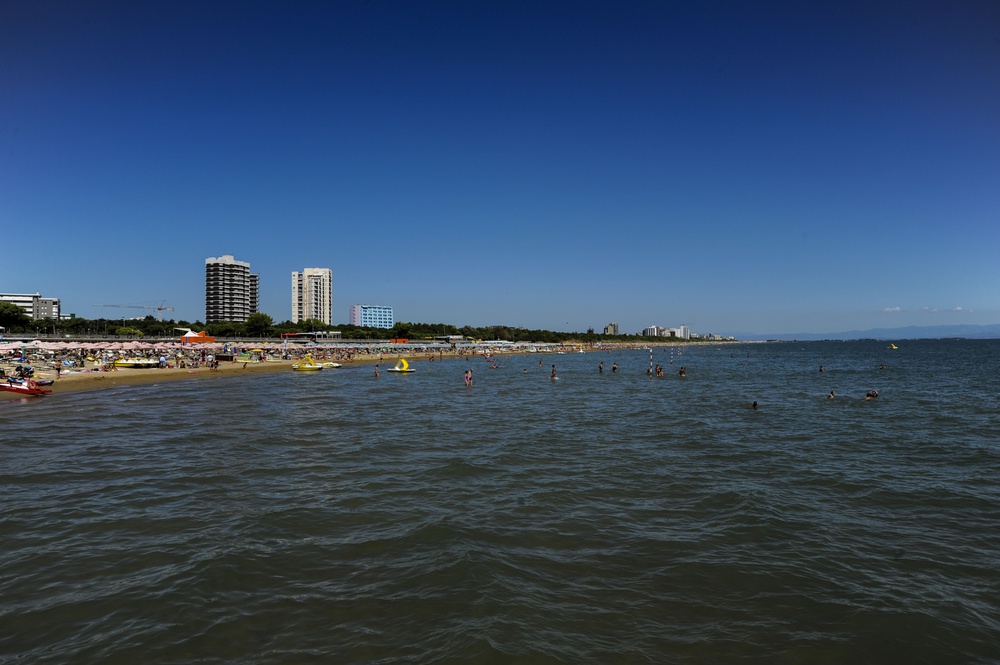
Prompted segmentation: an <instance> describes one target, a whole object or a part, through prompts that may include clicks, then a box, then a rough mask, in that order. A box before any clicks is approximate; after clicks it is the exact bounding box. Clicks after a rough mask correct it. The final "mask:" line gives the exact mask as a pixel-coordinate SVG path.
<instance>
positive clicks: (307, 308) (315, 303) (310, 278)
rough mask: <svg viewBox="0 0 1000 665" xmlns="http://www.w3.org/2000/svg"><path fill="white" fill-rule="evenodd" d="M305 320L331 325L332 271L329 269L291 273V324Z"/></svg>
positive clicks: (312, 269) (311, 269)
mask: <svg viewBox="0 0 1000 665" xmlns="http://www.w3.org/2000/svg"><path fill="white" fill-rule="evenodd" d="M306 319H317V320H319V321H322V322H323V323H325V324H326V325H328V326H329V325H333V271H332V270H330V269H329V268H306V269H305V270H303V271H302V272H293V273H292V323H298V322H299V321H305V320H306Z"/></svg>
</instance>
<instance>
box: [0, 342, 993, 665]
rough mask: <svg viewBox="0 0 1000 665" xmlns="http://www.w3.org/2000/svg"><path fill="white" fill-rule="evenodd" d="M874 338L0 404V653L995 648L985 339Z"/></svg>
mask: <svg viewBox="0 0 1000 665" xmlns="http://www.w3.org/2000/svg"><path fill="white" fill-rule="evenodd" d="M898 346H899V348H898V349H890V348H888V347H889V345H888V343H887V342H882V341H856V342H808V343H793V342H788V343H774V344H731V345H713V346H701V345H699V346H689V347H682V348H674V349H670V348H657V349H655V350H654V351H653V352H652V358H651V357H650V352H649V351H648V350H626V351H610V352H608V351H597V352H591V353H586V354H565V355H557V354H526V355H520V356H504V357H502V358H500V359H499V360H498V361H497V362H496V363H495V364H497V365H498V366H497V368H496V369H492V368H491V365H492V364H493V363H490V362H487V361H486V360H484V359H483V358H482V357H471V358H463V359H445V360H443V361H441V360H438V361H435V362H429V361H426V360H419V361H414V362H413V363H412V365H411V366H412V367H413V368H414V369H415V370H416V371H415V372H414V373H412V374H408V375H393V374H387V373H386V372H385V371H384V369H385V365H384V364H383V368H382V369H383V371H382V374H381V376H379V377H375V375H374V370H373V368H372V367H371V366H355V367H345V368H342V369H337V370H325V371H322V372H315V373H295V372H288V373H287V374H269V375H253V376H247V377H234V378H226V379H217V380H197V379H195V380H190V381H185V382H178V383H164V384H162V385H142V386H130V387H120V388H114V389H107V390H99V391H91V392H80V393H66V394H55V395H52V396H49V397H46V398H43V399H31V400H27V399H26V400H22V401H14V402H3V403H0V426H2V431H3V437H2V440H0V662H18V663H20V662H24V663H29V662H30V663H137V662H156V663H161V662H164V663H167V662H169V663H190V662H202V663H311V662H328V663H334V662H337V663H451V662H454V663H702V662H726V663H846V662H865V663H882V662H885V663H922V662H923V663H986V662H997V661H998V660H1000V405H998V395H1000V377H998V371H1000V341H995V340H987V341H961V340H940V341H905V342H898ZM600 362H603V364H604V371H603V373H600V372H599V370H598V364H599V363H600ZM651 362H652V363H653V364H654V365H656V364H658V365H661V366H662V367H663V368H664V374H665V376H663V377H655V376H654V377H652V378H651V377H649V376H647V370H648V368H649V367H650V363H651ZM612 363H617V365H618V371H617V372H612V370H611V365H612ZM552 365H555V366H556V372H557V376H558V379H557V380H555V381H553V380H551V378H550V374H551V371H552ZM821 365H822V366H823V370H824V371H823V372H820V371H819V367H820V366H821ZM883 365H884V368H880V366H883ZM682 366H683V367H684V368H685V370H686V376H684V377H681V376H679V370H680V368H681V367H682ZM466 369H472V370H473V385H472V386H471V387H466V386H465V383H464V380H463V374H464V372H465V370H466ZM151 371H155V370H151ZM872 389H875V390H878V392H879V396H878V397H877V398H875V399H872V400H866V399H865V395H866V393H867V392H868V391H869V390H872ZM831 390H832V391H835V393H836V397H835V399H827V395H828V394H829V393H830V391H831ZM754 401H757V403H758V408H757V409H756V410H754V409H753V408H751V404H752V402H754Z"/></svg>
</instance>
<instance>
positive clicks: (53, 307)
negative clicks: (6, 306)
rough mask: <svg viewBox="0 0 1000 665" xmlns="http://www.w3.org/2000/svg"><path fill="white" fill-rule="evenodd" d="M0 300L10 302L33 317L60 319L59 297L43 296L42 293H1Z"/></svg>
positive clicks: (36, 318)
mask: <svg viewBox="0 0 1000 665" xmlns="http://www.w3.org/2000/svg"><path fill="white" fill-rule="evenodd" d="M0 302H9V303H11V304H13V305H17V306H18V307H20V308H21V309H23V310H24V313H25V314H27V315H28V316H30V317H31V318H32V319H35V320H38V319H58V318H59V307H60V303H59V298H43V297H42V294H40V293H0Z"/></svg>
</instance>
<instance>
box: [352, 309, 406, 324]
mask: <svg viewBox="0 0 1000 665" xmlns="http://www.w3.org/2000/svg"><path fill="white" fill-rule="evenodd" d="M350 324H351V325H352V326H359V327H363V328H392V327H393V326H394V325H396V320H395V319H394V318H393V314H392V307H385V306H383V305H351V319H350Z"/></svg>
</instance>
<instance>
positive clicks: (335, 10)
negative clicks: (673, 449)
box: [0, 0, 1000, 334]
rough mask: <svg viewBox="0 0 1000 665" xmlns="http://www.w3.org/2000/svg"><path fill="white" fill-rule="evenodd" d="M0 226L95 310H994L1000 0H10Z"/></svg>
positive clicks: (941, 320)
mask: <svg viewBox="0 0 1000 665" xmlns="http://www.w3.org/2000/svg"><path fill="white" fill-rule="evenodd" d="M0 231H2V233H3V236H4V238H5V243H4V245H5V251H4V260H3V261H2V262H0V291H13V292H30V293H34V292H36V291H37V292H41V293H42V295H43V296H48V297H57V298H61V299H62V302H63V308H64V312H75V313H76V314H78V315H80V316H86V317H89V318H95V317H108V318H111V317H116V316H121V315H122V314H123V313H126V314H133V313H134V314H136V315H142V314H145V313H146V312H143V311H135V312H129V311H127V310H114V309H106V308H95V307H92V306H91V305H92V304H94V303H119V304H147V305H158V304H160V302H161V301H163V300H166V301H167V304H168V305H170V306H173V307H174V308H175V311H174V312H173V315H174V316H175V317H176V318H178V319H187V320H196V319H203V318H204V262H205V258H207V257H210V256H220V255H222V254H233V255H235V256H236V258H237V259H240V260H243V261H248V262H249V263H250V264H251V268H252V270H253V271H254V272H258V273H260V276H261V309H262V311H264V312H265V313H267V314H270V315H271V316H272V317H274V319H275V320H277V321H283V320H286V319H288V318H290V317H291V310H290V291H291V273H292V271H295V270H302V269H303V268H307V267H323V268H332V269H333V272H334V320H335V323H343V322H345V321H346V320H347V315H348V308H349V306H350V305H351V304H353V303H366V304H381V305H390V306H392V307H394V308H395V314H396V318H397V320H401V321H413V322H432V323H436V322H443V323H450V324H454V325H458V326H462V325H474V326H479V325H490V324H507V325H514V326H524V327H528V328H546V329H553V330H570V331H574V330H575V331H580V330H586V329H587V328H588V327H589V326H593V327H594V328H595V329H597V330H598V331H600V329H601V328H602V327H603V326H605V325H606V324H607V323H609V322H611V321H617V322H618V323H619V324H620V325H621V328H622V330H623V332H637V331H639V330H641V329H642V328H643V327H645V326H648V325H662V326H671V327H673V326H678V325H681V324H686V325H688V326H690V327H691V329H692V330H694V331H700V332H714V333H726V334H728V333H732V332H737V331H754V332H759V333H768V332H773V333H783V332H835V331H842V330H853V329H867V328H872V327H895V326H904V325H932V324H933V325H938V324H948V323H998V322H1000V3H997V2H995V1H994V0H961V1H958V2H944V1H941V2H923V1H920V0H915V1H913V0H911V1H908V2H902V3H901V2H896V1H891V2H879V1H875V2H871V1H859V2H836V1H834V2H822V3H819V2H801V1H799V0H795V1H789V2H771V1H768V2H746V1H745V0H734V1H721V0H720V1H717V2H713V1H712V0H708V1H706V2H702V1H693V0H689V1H686V2H669V1H650V2H628V1H625V2H600V3H597V2H545V1H537V0H532V1H526V2H514V1H507V0H505V1H503V2H492V3H491V2H470V1H468V0H460V1H456V2H438V1H431V2H412V1H409V0H408V1H405V2H404V1H384V0H367V1H358V2H315V3H310V2H300V3H280V2H276V1H275V2H253V1H245V0H241V1H239V2H201V1H199V2H185V1H180V2H175V1H171V2H134V1H132V0H128V1H122V2H100V1H95V2H78V1H77V0H71V1H60V2H56V1H46V0H41V1H39V0H0ZM167 314H170V313H169V312H168V313H167Z"/></svg>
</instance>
